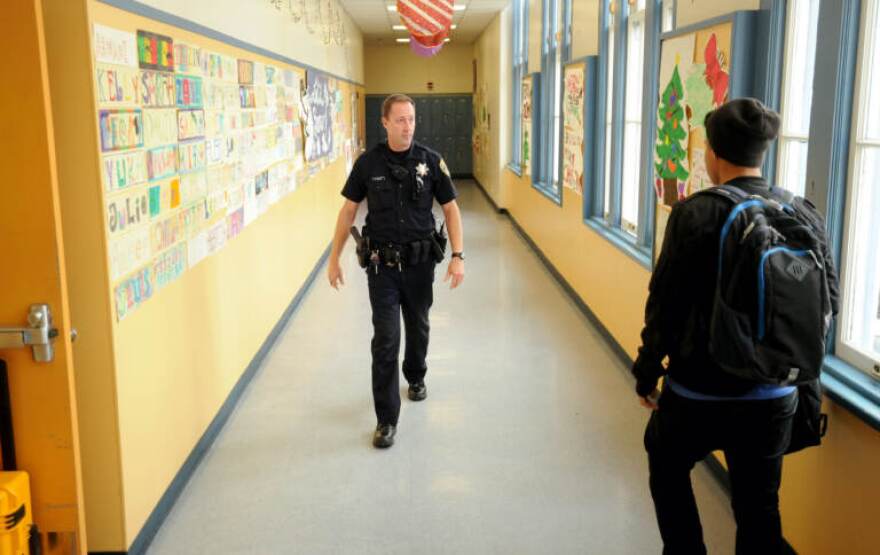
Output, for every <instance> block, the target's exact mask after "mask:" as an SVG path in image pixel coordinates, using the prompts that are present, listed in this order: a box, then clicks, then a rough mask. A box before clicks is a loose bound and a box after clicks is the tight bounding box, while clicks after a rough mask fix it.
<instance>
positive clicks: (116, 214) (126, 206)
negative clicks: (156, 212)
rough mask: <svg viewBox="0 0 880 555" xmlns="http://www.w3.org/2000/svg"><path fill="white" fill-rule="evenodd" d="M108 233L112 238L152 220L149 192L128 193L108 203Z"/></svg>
mask: <svg viewBox="0 0 880 555" xmlns="http://www.w3.org/2000/svg"><path fill="white" fill-rule="evenodd" d="M106 215H107V231H108V233H109V235H110V236H111V237H112V236H114V235H116V234H119V233H122V232H123V231H125V230H127V229H131V228H132V227H135V226H137V225H138V224H141V223H146V222H147V221H148V220H149V219H150V201H149V197H148V193H147V190H146V189H145V188H143V187H140V188H139V189H138V190H136V191H130V192H128V191H126V192H123V193H121V194H119V195H114V196H113V197H111V198H110V199H109V200H107V202H106Z"/></svg>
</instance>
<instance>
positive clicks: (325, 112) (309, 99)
mask: <svg viewBox="0 0 880 555" xmlns="http://www.w3.org/2000/svg"><path fill="white" fill-rule="evenodd" d="M306 77H307V83H308V85H307V88H306V101H305V103H304V105H305V110H306V117H307V123H306V145H305V148H306V159H307V160H308V161H309V162H312V161H314V160H318V159H320V158H324V157H326V156H328V155H329V154H330V153H331V152H333V105H334V103H335V97H334V96H332V95H331V92H330V83H329V79H328V78H327V77H326V76H325V75H323V74H320V73H318V72H316V71H309V72H308V73H307V76H306Z"/></svg>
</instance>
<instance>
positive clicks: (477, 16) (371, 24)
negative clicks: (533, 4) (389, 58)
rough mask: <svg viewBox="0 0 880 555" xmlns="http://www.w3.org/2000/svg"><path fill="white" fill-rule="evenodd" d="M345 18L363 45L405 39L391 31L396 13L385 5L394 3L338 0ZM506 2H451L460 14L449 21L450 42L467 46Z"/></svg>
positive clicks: (403, 34) (404, 34)
mask: <svg viewBox="0 0 880 555" xmlns="http://www.w3.org/2000/svg"><path fill="white" fill-rule="evenodd" d="M338 1H339V3H340V4H342V7H343V8H345V11H346V12H348V15H350V16H351V18H352V19H353V20H354V23H355V25H357V26H358V28H360V30H361V32H362V33H363V35H364V42H365V43H367V44H394V43H395V40H394V39H396V38H406V37H408V36H409V33H407V31H394V30H392V28H391V26H392V25H401V22H400V18H399V17H398V16H397V12H390V11H388V8H387V6H393V5H396V4H397V2H396V1H395V0H338ZM509 3H510V0H455V4H456V5H459V4H461V5H464V6H466V9H465V10H464V11H459V12H454V13H453V17H452V22H453V23H454V24H456V25H457V26H458V27H457V28H456V29H455V30H454V31H450V34H449V37H450V38H451V39H452V42H454V43H458V44H462V43H463V44H471V43H473V42H474V41H475V40H476V39H477V38H478V37H479V36H480V34H481V33H482V32H483V30H484V29H485V28H486V27H487V26H488V25H489V23H491V22H492V20H493V19H494V18H495V16H496V15H497V14H498V12H500V11H501V10H503V9H504V8H505V7H506V6H507V4H509Z"/></svg>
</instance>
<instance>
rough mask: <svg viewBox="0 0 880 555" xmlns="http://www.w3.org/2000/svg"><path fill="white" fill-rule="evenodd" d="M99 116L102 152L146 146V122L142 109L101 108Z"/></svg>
mask: <svg viewBox="0 0 880 555" xmlns="http://www.w3.org/2000/svg"><path fill="white" fill-rule="evenodd" d="M98 118H99V127H100V130H101V151H102V152H109V151H114V150H125V149H129V148H138V147H142V146H144V122H143V114H142V113H141V111H140V110H101V111H100V112H99V113H98Z"/></svg>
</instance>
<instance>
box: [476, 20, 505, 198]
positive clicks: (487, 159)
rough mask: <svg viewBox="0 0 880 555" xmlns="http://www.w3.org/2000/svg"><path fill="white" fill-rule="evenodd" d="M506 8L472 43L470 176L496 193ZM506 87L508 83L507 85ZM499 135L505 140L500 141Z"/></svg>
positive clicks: (500, 154)
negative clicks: (474, 77)
mask: <svg viewBox="0 0 880 555" xmlns="http://www.w3.org/2000/svg"><path fill="white" fill-rule="evenodd" d="M510 19H512V18H511V17H510V9H507V10H506V11H505V12H502V13H501V14H499V15H498V16H496V17H495V19H493V20H492V22H491V23H490V24H489V26H488V27H486V30H485V31H483V34H482V35H480V38H479V39H478V40H477V42H476V43H475V44H474V47H473V51H474V58H475V59H476V60H477V93H475V94H474V113H475V114H476V115H477V120H478V124H477V128H476V129H474V137H475V140H476V141H478V142H479V143H480V150H479V152H478V153H475V154H474V158H473V161H474V163H473V171H474V177H476V178H477V180H478V181H479V182H480V183H483V184H485V185H484V186H485V187H487V188H489V189H491V190H492V193H493V194H494V195H498V194H500V188H499V187H498V184H499V183H500V181H501V180H500V176H501V170H502V168H503V167H504V164H505V163H506V156H505V154H506V153H507V152H508V151H509V142H510V141H509V140H507V139H508V138H509V137H510V130H509V129H510V118H509V117H504V115H505V114H509V113H510V111H509V105H510V97H509V96H505V95H503V94H502V92H501V89H500V88H499V87H497V86H496V85H495V84H496V83H499V82H501V81H502V80H504V81H506V82H509V81H510V79H511V70H510V67H509V66H506V64H499V63H498V60H504V59H507V58H509V55H508V50H509V49H510V47H509V46H508V45H509V44H510V35H509V32H510V31H509V28H510V25H509V24H508V25H507V26H506V27H507V28H506V29H505V30H504V31H502V21H506V20H510ZM507 90H508V91H509V90H510V89H509V87H508V89H507ZM483 108H485V110H486V112H487V118H486V121H482V113H481V112H482V109H483ZM502 139H504V140H506V143H507V144H502Z"/></svg>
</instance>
